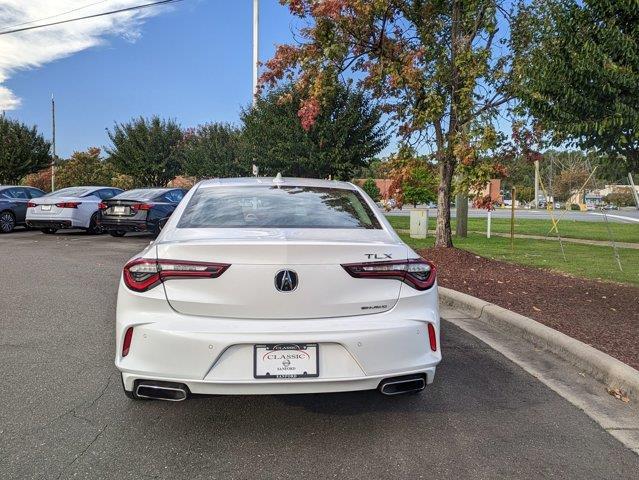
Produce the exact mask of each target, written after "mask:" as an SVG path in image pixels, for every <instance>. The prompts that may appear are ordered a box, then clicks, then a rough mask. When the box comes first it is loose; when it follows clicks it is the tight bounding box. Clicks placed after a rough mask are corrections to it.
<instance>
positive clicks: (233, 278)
mask: <svg viewBox="0 0 639 480" xmlns="http://www.w3.org/2000/svg"><path fill="white" fill-rule="evenodd" d="M407 255H408V251H407V248H406V246H405V245H403V244H402V243H401V242H398V241H397V240H395V238H393V237H392V236H391V235H390V234H389V233H388V232H386V231H384V230H381V229H380V230H358V229H256V230H250V229H233V228H229V229H176V230H175V231H173V232H171V235H170V236H168V237H166V238H164V239H163V240H162V241H161V242H160V243H159V244H158V245H157V256H158V258H159V259H172V260H187V261H203V262H216V263H227V264H230V265H231V266H230V267H229V268H228V270H226V271H225V272H224V273H223V274H222V275H221V276H220V277H219V278H211V279H189V280H187V281H185V280H168V281H166V282H164V289H165V292H166V297H167V300H168V301H169V303H170V304H171V306H172V308H174V309H175V310H176V311H178V312H180V313H185V314H190V315H201V316H212V317H225V318H256V319H259V318H264V319H267V318H281V319H295V318H322V317H340V316H350V315H361V314H367V313H379V312H383V311H386V310H389V309H391V308H393V306H394V305H395V303H396V302H397V299H398V297H399V292H400V282H399V281H397V280H389V279H376V280H372V281H371V280H367V279H357V278H353V277H351V276H350V275H349V274H348V273H347V272H346V271H345V270H344V269H343V268H342V266H341V265H342V264H344V263H353V262H364V261H374V260H375V259H378V260H381V259H386V260H387V259H388V258H392V259H406V258H407ZM282 271H289V272H291V273H290V274H289V277H287V279H286V281H288V280H289V279H290V278H291V276H292V277H293V282H294V283H296V284H297V285H296V286H295V288H294V289H293V290H292V291H286V289H287V288H288V286H286V285H285V286H283V285H282V280H283V278H282V277H283V276H284V275H285V274H282V275H280V276H279V277H278V274H279V273H280V272H282ZM282 287H283V288H284V291H281V290H282Z"/></svg>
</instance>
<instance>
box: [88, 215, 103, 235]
mask: <svg viewBox="0 0 639 480" xmlns="http://www.w3.org/2000/svg"><path fill="white" fill-rule="evenodd" d="M87 233H88V234H89V235H99V234H100V233H103V231H102V227H101V226H100V225H99V224H98V212H95V213H94V214H93V215H91V220H90V221H89V228H87Z"/></svg>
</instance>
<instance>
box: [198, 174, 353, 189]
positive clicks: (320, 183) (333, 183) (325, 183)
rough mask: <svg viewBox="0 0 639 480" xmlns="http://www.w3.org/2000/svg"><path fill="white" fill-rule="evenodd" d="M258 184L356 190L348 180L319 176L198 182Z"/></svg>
mask: <svg viewBox="0 0 639 480" xmlns="http://www.w3.org/2000/svg"><path fill="white" fill-rule="evenodd" d="M260 185H262V186H263V185H280V186H284V187H324V188H341V189H344V190H356V187H355V186H354V185H353V184H352V183H349V182H342V181H339V180H323V179H319V178H294V177H280V178H277V177H240V178H213V179H210V180H203V181H201V182H200V184H199V187H200V188H209V187H249V186H260Z"/></svg>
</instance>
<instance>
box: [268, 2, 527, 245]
mask: <svg viewBox="0 0 639 480" xmlns="http://www.w3.org/2000/svg"><path fill="white" fill-rule="evenodd" d="M282 3H285V4H287V5H288V7H289V9H290V11H291V12H292V14H294V15H296V16H298V17H299V18H301V19H302V20H304V21H306V24H305V26H304V27H303V28H301V29H300V31H299V32H297V33H298V38H300V43H298V44H296V45H280V46H278V48H277V50H276V53H275V56H274V57H273V58H272V59H271V60H269V61H268V62H267V63H266V67H267V68H266V71H265V73H264V74H263V75H262V77H261V81H262V82H264V83H265V84H268V85H272V84H275V83H277V82H278V81H279V80H280V79H282V78H291V77H292V78H295V79H296V86H297V88H298V89H299V90H300V91H302V92H304V93H305V98H304V100H303V101H302V102H301V106H300V109H299V115H300V118H301V123H302V126H303V127H304V128H307V129H308V128H309V127H310V126H311V125H312V124H313V122H314V121H316V119H317V117H318V116H319V115H320V114H321V112H322V111H323V109H324V108H325V95H326V94H327V93H330V92H331V91H332V90H333V85H334V79H335V78H336V77H337V76H338V75H340V74H343V75H349V76H351V77H353V78H356V79H357V80H358V82H359V84H360V85H361V86H362V87H364V88H366V89H367V90H369V91H370V92H372V94H373V96H374V97H375V98H377V99H379V100H380V103H381V104H382V107H383V108H384V111H385V112H387V113H388V115H389V119H390V120H391V121H392V122H393V123H394V124H395V125H396V126H397V127H398V131H399V133H400V134H401V135H403V136H404V137H405V138H406V139H412V140H414V141H420V140H422V141H424V140H431V139H434V142H433V143H434V150H435V159H436V160H437V162H438V164H439V177H440V185H439V188H438V216H437V229H436V242H435V243H436V245H438V246H452V236H451V228H450V198H451V190H452V180H453V175H454V173H455V167H456V165H457V163H458V161H459V159H458V157H457V156H456V154H455V152H456V150H458V147H459V146H464V145H469V144H470V143H471V140H472V139H471V137H470V131H471V127H473V126H477V124H479V125H489V124H490V123H491V122H492V121H493V119H494V116H495V115H496V114H497V112H498V109H499V107H500V106H501V105H504V104H505V103H506V102H508V100H509V99H510V98H511V93H510V84H511V81H512V78H513V75H512V72H513V71H514V70H513V68H512V67H513V59H514V57H513V56H512V55H511V53H512V51H513V50H512V49H511V48H509V40H510V39H509V37H508V33H507V32H500V34H499V35H497V31H498V25H499V24H500V22H504V23H506V22H508V21H509V19H512V18H516V17H517V15H518V12H517V11H516V10H514V7H508V5H511V4H513V3H514V2H508V1H505V0H504V1H499V0H447V1H442V0H379V1H374V2H373V1H365V0H324V1H322V2H316V1H315V0H285V1H283V2H282ZM509 8H511V11H508V9H509ZM500 17H501V18H500ZM472 131H474V132H481V131H482V129H480V128H473V129H472Z"/></svg>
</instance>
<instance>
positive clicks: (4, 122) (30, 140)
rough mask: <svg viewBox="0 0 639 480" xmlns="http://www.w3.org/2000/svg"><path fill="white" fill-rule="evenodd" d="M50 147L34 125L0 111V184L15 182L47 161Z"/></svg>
mask: <svg viewBox="0 0 639 480" xmlns="http://www.w3.org/2000/svg"><path fill="white" fill-rule="evenodd" d="M50 147H51V144H50V143H49V142H47V141H46V140H45V139H44V137H43V136H42V135H41V134H39V133H38V132H37V130H36V128H35V127H28V126H27V125H25V124H23V123H20V122H18V121H16V120H10V119H8V118H6V117H5V116H4V115H0V184H17V183H18V182H19V181H20V179H21V178H22V177H24V176H25V175H28V174H30V173H34V172H37V171H38V170H41V169H43V168H44V167H46V166H47V165H49V164H50V163H51V156H50V155H49V148H50Z"/></svg>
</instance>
